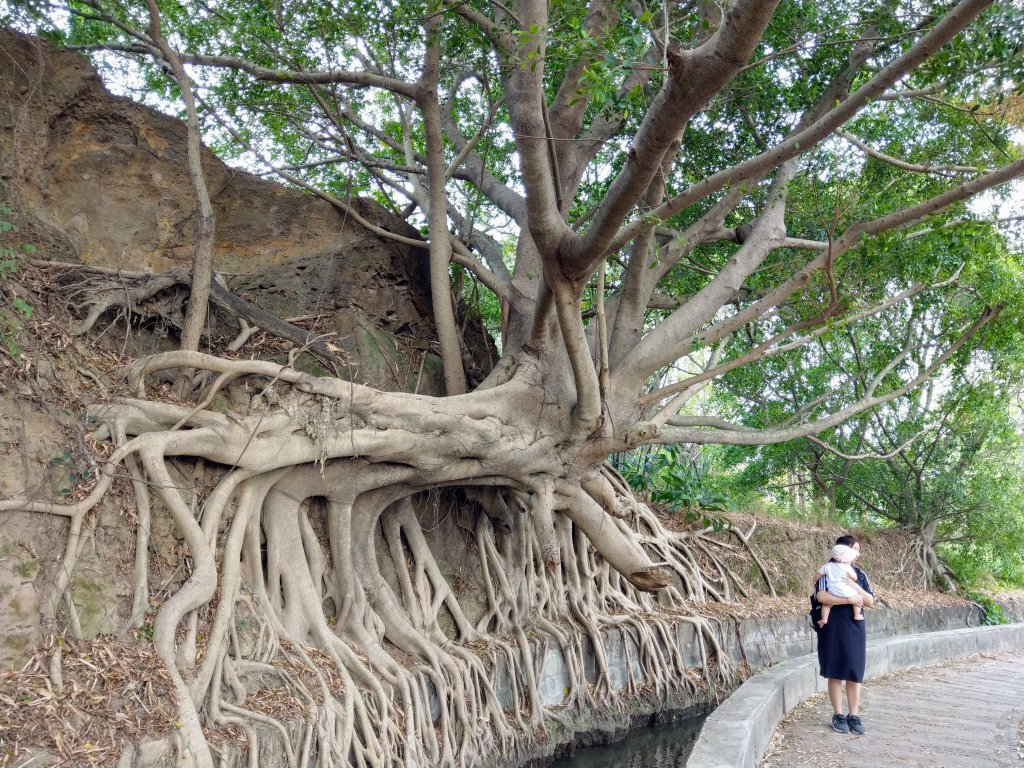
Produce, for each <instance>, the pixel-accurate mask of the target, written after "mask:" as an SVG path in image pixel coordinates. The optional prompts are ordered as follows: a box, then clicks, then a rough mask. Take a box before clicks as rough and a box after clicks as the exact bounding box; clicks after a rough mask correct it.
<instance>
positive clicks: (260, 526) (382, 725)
mask: <svg viewBox="0 0 1024 768" xmlns="http://www.w3.org/2000/svg"><path fill="white" fill-rule="evenodd" d="M158 371H173V372H176V373H177V375H180V376H186V377H189V379H190V380H191V381H193V382H198V383H199V388H198V391H199V394H198V395H197V399H196V401H195V402H194V403H191V404H182V403H177V404H175V403H169V402H165V401H160V400H156V399H153V398H151V397H149V396H147V393H146V387H147V386H148V384H147V382H148V380H149V378H150V377H151V376H152V375H153V374H155V373H156V372H158ZM539 375H540V373H539V372H538V370H537V369H536V368H535V367H531V366H530V365H529V364H528V361H520V363H519V364H518V365H515V364H513V365H510V366H509V367H508V370H507V372H506V374H505V375H504V376H503V377H502V378H500V379H499V380H498V383H497V384H495V385H494V386H491V387H490V388H488V389H483V390H480V391H477V392H474V393H472V394H469V395H463V396H459V397H454V398H445V399H438V398H430V397H424V396H417V395H409V394H403V393H383V392H379V391H376V390H372V389H368V388H365V387H362V386H360V385H356V384H351V383H348V382H345V381H342V380H339V379H333V378H315V377H311V376H309V375H306V374H303V373H299V372H297V371H295V370H294V369H292V368H290V367H288V366H281V365H277V364H273V363H267V362H260V361H229V360H224V359H220V358H217V357H212V356H208V355H202V354H198V353H184V352H176V353H165V354H162V355H158V356H155V357H151V358H146V359H144V360H142V361H140V362H139V363H137V364H136V365H135V367H134V368H133V370H132V371H131V376H130V382H131V385H132V386H133V387H134V390H133V391H134V392H135V396H134V397H130V398H120V399H116V400H112V401H110V402H105V403H102V404H99V405H96V406H94V407H93V408H92V410H91V412H90V416H91V417H92V418H93V420H94V421H95V422H96V423H97V425H98V428H97V432H96V433H95V436H96V437H97V438H98V439H100V440H103V441H109V442H110V443H112V445H113V448H112V453H111V455H110V458H109V460H108V461H107V462H106V463H105V464H104V466H103V470H102V472H101V473H100V475H99V477H98V478H97V480H96V484H95V486H94V488H93V489H92V490H91V492H90V493H89V495H88V497H87V498H83V499H82V500H81V501H79V502H77V503H75V504H72V505H64V506H61V505H54V504H48V503H42V502H33V501H26V500H24V499H15V500H8V501H4V502H0V509H13V508H17V509H21V510H26V509H28V510H33V511H37V512H42V513H50V514H58V515H64V516H66V517H68V518H69V519H70V526H69V537H68V541H67V546H66V550H65V554H64V558H65V561H64V564H63V565H64V567H63V568H61V569H60V571H59V572H60V576H59V577H58V578H57V580H56V583H55V584H54V589H53V591H52V594H50V596H49V598H48V601H47V603H46V605H45V609H44V614H45V617H48V618H49V619H50V620H57V619H59V618H63V617H64V615H65V614H67V616H66V625H67V626H68V627H69V631H70V632H71V633H74V631H75V629H76V624H77V619H76V617H75V614H74V603H73V602H72V601H71V600H70V598H69V591H68V589H69V583H70V580H71V574H72V573H73V572H74V568H75V561H76V559H77V557H78V554H79V550H80V547H81V538H82V537H81V530H82V523H83V519H84V518H85V517H86V515H87V514H88V513H89V511H90V510H91V509H93V508H95V507H96V505H97V504H98V503H99V502H100V501H101V500H102V499H103V497H104V495H105V494H107V493H108V492H109V491H110V489H111V486H112V483H114V481H115V480H118V478H124V477H127V478H129V479H130V484H131V488H132V489H133V492H134V494H135V507H136V512H137V518H138V529H137V538H136V552H135V569H134V585H133V586H134V596H135V599H134V603H133V607H132V611H131V617H130V620H129V624H130V625H131V626H134V627H140V626H142V625H143V622H144V621H147V611H149V610H150V592H151V589H150V584H149V576H150V563H149V562H148V560H147V553H148V552H149V540H148V535H149V530H150V519H151V517H152V516H153V515H156V514H158V513H159V514H166V515H168V516H169V517H170V518H171V519H173V521H174V524H175V525H176V527H177V530H178V532H179V534H180V537H181V539H182V540H183V542H184V545H185V547H187V554H188V558H187V560H188V568H187V569H186V573H187V574H188V576H187V578H186V579H184V581H183V583H181V584H180V586H178V587H177V589H176V591H175V592H174V593H173V595H171V596H170V597H169V599H166V600H165V601H164V602H163V603H162V604H160V605H159V608H158V610H157V612H156V614H155V617H154V618H153V619H152V641H153V646H154V648H155V650H156V652H157V653H158V654H159V656H160V658H162V660H163V662H164V664H165V665H166V668H167V672H168V675H169V678H170V681H171V684H172V687H173V690H174V697H175V700H176V703H177V706H178V710H179V712H178V720H179V731H178V733H177V734H176V736H175V738H176V740H177V743H178V745H179V758H180V759H181V760H183V761H184V762H186V763H187V762H193V763H195V764H197V765H201V766H210V765H214V764H215V763H217V762H220V763H222V764H239V763H245V762H246V761H247V762H248V764H249V765H252V766H256V765H265V764H271V763H274V764H277V763H280V762H287V763H288V765H290V766H299V765H301V766H307V765H313V764H316V765H320V766H347V765H352V766H374V767H377V766H389V765H408V766H467V765H480V764H487V763H494V762H498V761H500V760H502V759H510V758H514V757H515V756H516V755H517V754H526V751H527V750H528V749H529V748H530V747H531V746H533V745H535V744H536V742H537V741H538V740H543V739H545V738H547V737H546V735H545V734H546V733H547V732H548V731H549V730H550V728H551V727H552V725H553V724H557V723H558V722H559V721H562V720H564V719H566V718H568V717H571V716H572V715H573V714H574V713H579V712H583V711H594V710H598V711H600V710H610V709H614V708H615V707H617V706H621V703H622V702H623V701H626V700H630V699H635V698H636V697H638V696H641V695H647V696H652V697H656V698H657V699H659V700H661V701H665V700H667V699H668V698H669V697H671V696H675V695H682V694H684V693H686V692H688V691H692V689H693V688H694V687H695V686H699V685H701V683H702V681H701V679H700V677H699V676H695V675H694V674H693V670H689V671H688V670H687V665H686V662H685V659H684V649H683V648H681V647H680V643H679V642H677V641H676V638H677V636H678V627H679V625H680V624H683V623H688V624H691V625H693V626H694V627H695V629H696V633H695V634H696V637H697V642H698V645H699V650H700V654H701V658H702V659H703V660H704V661H705V664H704V665H703V666H704V669H705V674H707V675H711V676H718V677H720V678H721V680H722V681H726V680H728V679H730V677H731V675H732V674H733V670H732V668H731V666H730V662H729V658H728V656H727V655H725V654H724V653H722V652H721V648H720V647H719V646H718V641H717V640H716V636H715V633H714V631H713V627H712V626H711V625H710V624H709V623H708V621H707V620H706V619H703V618H701V617H700V616H698V615H695V614H694V612H693V611H692V610H690V609H689V608H688V606H691V605H692V604H694V603H700V602H704V601H708V600H727V599H731V598H732V597H734V596H736V595H737V594H738V593H742V594H745V591H744V586H743V585H742V584H741V583H740V581H739V580H738V579H737V578H736V577H735V576H734V575H733V574H732V572H731V571H730V570H729V568H728V567H727V565H726V563H725V557H724V556H723V555H724V554H727V550H736V549H737V548H740V549H749V547H747V537H746V536H744V535H743V534H742V533H741V532H739V531H737V530H735V529H730V530H727V531H726V532H725V536H724V537H723V536H713V535H711V532H710V531H707V530H691V531H683V532H679V531H673V530H668V529H666V528H665V527H664V526H663V525H662V523H661V521H660V520H659V518H658V517H657V516H656V515H655V514H654V513H653V512H652V510H651V509H650V508H649V507H647V506H646V505H645V504H644V503H642V502H641V501H639V500H638V499H637V498H636V497H635V496H634V495H633V493H632V491H631V490H630V488H629V487H628V486H627V485H626V483H625V482H624V481H623V480H622V478H621V477H620V476H619V475H618V474H617V473H616V472H615V471H614V470H613V469H611V468H610V467H609V466H607V465H604V464H598V465H597V466H592V467H582V468H581V467H579V466H577V464H576V463H574V457H576V456H578V455H579V453H580V452H579V447H578V445H573V444H569V445H566V444H564V442H562V443H560V442H559V431H558V429H559V423H558V420H557V416H556V417H553V418H550V419H547V420H545V419H538V418H537V416H536V413H535V412H534V413H533V414H532V415H531V413H530V407H528V404H529V403H530V402H531V399H534V400H535V399H536V392H537V391H538V388H537V377H538V376H539ZM226 388H232V392H233V393H235V396H233V397H232V400H231V402H232V403H237V402H238V401H239V397H240V395H238V393H248V394H247V395H246V398H247V400H248V405H247V407H245V408H237V409H236V410H228V409H225V408H223V407H221V408H220V409H218V410H211V408H210V405H211V403H214V402H215V400H216V399H217V398H216V395H217V393H218V392H223V391H225V389H226ZM220 400H221V402H223V398H221V399H220ZM534 410H535V409H534ZM236 411H238V412H236ZM198 471H202V472H204V473H205V477H207V478H210V477H212V478H213V482H211V483H210V486H209V487H210V488H212V490H210V491H209V492H208V493H205V494H203V493H196V492H195V486H194V485H191V486H189V485H188V484H186V483H183V482H182V480H181V478H182V476H183V474H187V473H189V472H193V473H195V472H198ZM446 488H453V489H458V490H452V491H442V489H446ZM439 499H443V500H444V503H445V504H446V505H448V506H449V507H451V508H453V509H454V508H455V507H456V506H457V507H458V509H457V512H455V513H453V514H452V515H449V516H450V517H456V518H457V524H451V522H450V521H449V523H447V524H445V525H444V526H442V524H441V523H437V526H439V527H437V530H431V528H430V526H428V527H427V529H425V527H424V521H425V520H427V519H428V518H429V517H430V515H429V509H430V506H431V504H433V505H434V506H435V507H437V506H438V505H439V504H440V503H441V502H439ZM435 517H436V516H435ZM445 526H446V527H445ZM438 531H442V532H443V535H444V537H445V538H447V541H446V542H445V546H444V547H443V549H444V550H446V551H447V552H448V553H449V554H450V553H451V552H452V551H456V552H458V553H459V556H460V558H461V562H462V568H461V570H460V571H459V573H458V574H457V575H455V576H454V577H453V574H452V573H451V569H450V568H448V567H447V566H446V565H445V563H444V562H443V560H444V557H443V552H441V548H439V547H438V545H437V542H436V539H437V536H436V534H437V533H438ZM432 536H433V538H434V539H435V541H434V542H433V544H432V543H431V537H432ZM750 554H751V555H752V553H750ZM755 561H756V557H755ZM762 572H763V569H762ZM147 626H148V623H147ZM610 633H620V635H619V637H620V639H621V638H625V639H626V641H627V643H626V644H627V646H628V647H629V648H630V650H631V656H632V657H633V658H631V660H630V661H631V663H630V664H628V665H626V666H627V670H626V678H625V681H624V682H616V683H614V684H613V674H612V670H611V669H610V665H609V659H608V657H607V654H606V650H605V649H606V640H607V638H608V637H609V636H610ZM552 650H557V652H559V653H560V654H561V657H562V660H563V661H564V667H565V672H566V675H567V683H566V686H565V689H564V691H563V694H564V695H563V697H562V700H561V701H560V702H558V703H557V704H556V705H554V706H551V702H550V701H545V700H544V697H543V695H542V690H541V685H540V681H541V679H542V675H541V672H542V668H543V666H544V661H545V659H546V658H547V656H548V654H549V651H552ZM590 659H592V660H593V661H592V662H591V661H590ZM588 666H589V668H588ZM712 682H715V681H712ZM268 691H269V692H286V694H287V695H286V696H285V698H286V699H287V701H286V702H284V703H283V704H281V705H280V706H275V705H274V702H273V700H272V699H273V696H272V695H270V694H268ZM285 704H286V705H285ZM546 705H547V706H546ZM225 731H226V732H229V733H233V734H235V735H237V736H238V738H232V739H218V738H217V736H216V734H217V733H218V732H220V733H224V732H225Z"/></svg>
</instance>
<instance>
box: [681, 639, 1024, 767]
mask: <svg viewBox="0 0 1024 768" xmlns="http://www.w3.org/2000/svg"><path fill="white" fill-rule="evenodd" d="M1016 648H1024V624H1003V625H1001V626H996V627H975V628H970V629H954V630H948V631H945V632H928V633H924V634H918V635H901V636H898V637H889V638H884V639H880V640H877V641H873V642H869V643H868V654H867V670H866V673H865V677H866V678H867V679H871V678H873V677H879V676H881V675H886V674H890V673H892V672H902V671H903V670H906V669H912V668H914V667H924V666H928V665H929V664H938V663H939V662H942V661H947V660H949V659H956V658H961V657H965V656H973V655H974V654H978V653H995V652H998V651H1006V650H1012V649H1016ZM825 685H826V682H825V679H824V678H823V677H819V676H818V656H817V654H816V653H812V654H808V655H807V656H801V657H800V658H798V659H793V660H792V661H787V662H783V663H782V664H777V665H776V666H774V667H771V668H769V669H767V670H766V671H764V672H761V673H759V674H756V675H754V676H753V677H751V678H750V679H749V680H747V681H746V682H745V683H744V684H743V685H741V686H740V687H739V688H738V689H737V690H736V691H735V692H734V693H733V694H732V696H730V697H729V698H728V699H726V700H725V701H724V702H723V703H722V704H721V705H720V706H719V707H718V709H716V710H715V711H714V712H713V713H711V715H710V716H709V717H708V719H707V721H706V722H705V723H704V728H703V729H702V730H701V733H700V736H698V737H697V743H696V744H695V745H694V747H693V752H692V753H691V754H690V759H689V760H688V761H687V763H686V768H756V766H757V765H758V764H759V763H760V762H761V756H762V755H763V754H764V751H765V749H767V747H768V742H769V741H770V740H771V737H772V734H774V733H775V729H776V728H777V727H778V725H779V721H780V720H782V718H783V716H784V715H785V714H786V713H788V712H789V711H790V710H792V709H793V708H794V707H796V706H797V705H798V704H800V703H801V702H802V701H804V700H805V699H808V698H809V697H811V696H812V695H814V694H815V693H817V692H818V691H824V690H825Z"/></svg>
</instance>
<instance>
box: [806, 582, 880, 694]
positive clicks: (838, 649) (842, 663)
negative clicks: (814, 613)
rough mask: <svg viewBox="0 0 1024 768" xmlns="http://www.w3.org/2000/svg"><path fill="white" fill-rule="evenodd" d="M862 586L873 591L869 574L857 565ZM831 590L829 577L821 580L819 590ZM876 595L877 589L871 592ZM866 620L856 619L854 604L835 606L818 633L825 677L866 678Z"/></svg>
mask: <svg viewBox="0 0 1024 768" xmlns="http://www.w3.org/2000/svg"><path fill="white" fill-rule="evenodd" d="M854 571H856V573H857V583H858V584H860V588H861V589H863V590H866V591H868V592H871V585H870V584H868V577H867V576H866V575H865V574H864V571H862V570H861V569H860V568H854ZM823 590H825V591H827V590H828V579H827V577H825V576H822V577H821V578H820V579H818V591H823ZM871 594H872V595H873V594H874V592H871ZM866 624H867V621H866V620H865V621H854V619H853V606H852V605H833V606H832V610H831V611H830V612H829V615H828V623H827V624H826V625H825V626H824V627H822V628H821V631H820V632H819V633H818V667H819V668H820V670H821V676H822V677H828V678H832V679H834V680H849V681H851V682H854V683H861V682H863V681H864V666H865V664H866V662H867V631H866V629H865V625H866Z"/></svg>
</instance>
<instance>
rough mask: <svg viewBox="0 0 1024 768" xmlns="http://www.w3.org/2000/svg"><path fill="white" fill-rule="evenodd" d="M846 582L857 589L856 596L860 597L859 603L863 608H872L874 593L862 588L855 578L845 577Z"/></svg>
mask: <svg viewBox="0 0 1024 768" xmlns="http://www.w3.org/2000/svg"><path fill="white" fill-rule="evenodd" d="M865 580H866V577H865ZM847 583H848V584H850V585H851V586H852V587H853V588H854V589H855V590H857V596H858V597H859V598H860V601H861V604H862V605H863V606H864V607H865V608H872V607H873V606H874V605H875V596H874V594H872V593H871V591H870V590H867V589H864V587H862V586H861V585H860V582H859V581H858V580H857V579H847Z"/></svg>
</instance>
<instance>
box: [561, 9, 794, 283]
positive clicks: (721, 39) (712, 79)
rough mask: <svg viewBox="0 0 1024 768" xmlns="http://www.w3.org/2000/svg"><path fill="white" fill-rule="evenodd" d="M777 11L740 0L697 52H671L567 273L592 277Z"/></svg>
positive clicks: (568, 259) (568, 258)
mask: <svg viewBox="0 0 1024 768" xmlns="http://www.w3.org/2000/svg"><path fill="white" fill-rule="evenodd" d="M775 6H776V3H775V2H773V1H772V0H737V2H735V3H733V4H732V5H731V7H730V8H729V10H728V11H727V12H726V14H725V17H724V18H723V20H722V25H721V27H719V29H718V30H717V31H716V32H715V34H714V35H712V36H711V38H710V39H708V41H707V42H705V43H704V44H703V45H701V46H700V47H699V48H697V49H696V50H695V51H685V50H682V49H681V48H680V47H678V46H675V47H670V49H669V52H668V59H669V67H670V71H669V72H668V73H667V77H666V83H665V85H664V86H663V88H662V89H661V91H660V92H659V93H658V95H657V96H656V97H655V99H654V101H653V102H652V103H651V106H650V108H649V109H648V111H647V114H646V115H645V116H644V120H643V122H642V123H641V124H640V127H639V128H638V129H637V132H636V134H635V136H634V137H633V142H632V146H631V147H630V151H629V153H628V155H627V158H626V163H625V165H624V166H623V169H622V170H621V171H620V172H619V173H618V175H617V176H616V177H615V180H614V181H613V182H612V184H611V186H609V188H608V192H607V193H606V195H605V198H604V200H602V202H601V204H600V206H599V207H598V209H597V211H596V213H595V214H594V217H593V222H592V223H591V225H590V228H589V229H588V231H587V234H586V235H585V236H584V237H582V238H576V239H575V240H574V241H573V242H572V246H571V250H570V251H569V252H568V253H566V254H564V255H563V256H562V259H561V261H562V265H563V269H564V270H565V271H566V274H569V275H577V276H582V275H586V274H589V272H591V271H592V267H593V265H594V264H595V263H596V262H597V260H598V259H600V258H602V257H603V255H604V254H605V253H606V252H607V250H608V247H609V245H610V243H611V241H612V238H614V237H615V234H616V230H617V229H618V228H619V226H621V224H622V222H623V220H624V219H625V218H626V216H627V215H628V214H629V211H630V210H631V209H632V208H633V206H634V205H635V204H636V202H637V201H638V200H639V199H640V198H641V196H642V195H643V194H644V192H645V191H646V190H647V188H648V186H649V185H650V183H651V179H652V178H654V175H655V173H657V172H658V170H659V169H660V168H661V162H662V159H663V158H664V157H665V154H666V152H667V151H668V149H669V147H670V145H671V144H672V143H673V142H676V141H678V139H679V135H680V132H681V131H682V129H683V127H684V126H685V125H686V123H687V121H689V119H690V118H691V117H692V116H693V115H695V114H696V113H697V112H698V111H700V110H701V109H703V107H704V106H705V105H706V104H707V103H708V101H709V100H710V99H711V97H712V96H713V95H714V94H715V93H717V92H718V91H719V90H721V88H722V87H724V86H725V84H726V83H728V82H729V80H731V79H732V78H733V77H734V76H735V75H736V73H737V72H739V70H740V68H742V67H743V65H744V64H746V63H747V60H748V59H749V58H750V54H751V53H752V52H753V50H754V47H755V46H756V45H757V42H758V40H760V38H761V34H762V33H763V32H764V29H765V27H766V26H767V24H768V21H769V19H770V18H771V16H772V13H773V11H774V10H775ZM749 175H750V174H745V176H749ZM660 218H666V217H660ZM630 239H632V238H630Z"/></svg>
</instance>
